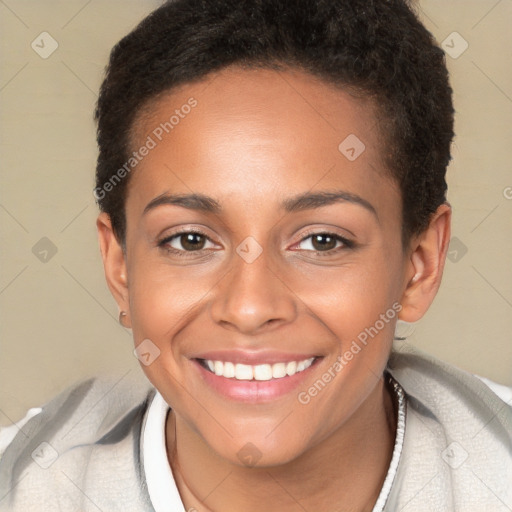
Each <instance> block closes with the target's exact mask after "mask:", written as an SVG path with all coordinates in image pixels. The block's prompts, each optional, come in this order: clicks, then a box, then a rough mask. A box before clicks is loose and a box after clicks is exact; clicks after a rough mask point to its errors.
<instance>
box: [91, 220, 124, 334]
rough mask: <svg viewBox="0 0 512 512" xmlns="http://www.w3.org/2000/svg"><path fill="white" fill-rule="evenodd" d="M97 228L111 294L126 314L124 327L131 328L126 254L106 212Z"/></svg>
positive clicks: (97, 223) (97, 221) (97, 222)
mask: <svg viewBox="0 0 512 512" xmlns="http://www.w3.org/2000/svg"><path fill="white" fill-rule="evenodd" d="M96 227H97V229H98V239H99V244H100V251H101V258H102V260H103V268H104V270H105V278H106V280H107V284H108V287H109V289H110V293H112V295H113V297H114V299H115V300H116V302H117V305H118V306H119V308H120V310H121V311H125V312H126V316H125V317H124V321H123V325H124V326H125V327H128V328H129V327H130V325H131V324H130V314H129V313H130V311H129V300H128V297H129V295H128V279H127V272H126V258H125V253H124V250H123V247H122V245H121V244H120V242H119V240H117V238H116V236H115V234H114V230H113V229H112V222H111V220H110V216H109V215H108V214H106V213H105V212H102V213H100V215H99V216H98V219H97V220H96ZM125 324H126V325H125Z"/></svg>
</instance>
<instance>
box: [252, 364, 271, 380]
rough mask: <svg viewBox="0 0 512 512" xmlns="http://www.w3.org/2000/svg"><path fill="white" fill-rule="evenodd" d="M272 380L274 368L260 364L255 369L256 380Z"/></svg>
mask: <svg viewBox="0 0 512 512" xmlns="http://www.w3.org/2000/svg"><path fill="white" fill-rule="evenodd" d="M271 378H272V366H270V365H269V364H259V365H258V366H255V367H254V379H255V380H270V379H271Z"/></svg>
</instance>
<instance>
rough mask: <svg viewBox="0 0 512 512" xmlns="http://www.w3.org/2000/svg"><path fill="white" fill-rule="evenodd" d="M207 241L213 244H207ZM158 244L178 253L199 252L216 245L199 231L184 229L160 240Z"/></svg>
mask: <svg viewBox="0 0 512 512" xmlns="http://www.w3.org/2000/svg"><path fill="white" fill-rule="evenodd" d="M207 243H210V244H211V245H210V246H209V247H207V246H206V244H207ZM158 246H159V247H161V248H163V249H165V250H167V251H168V252H170V253H173V254H176V255H184V254H186V253H192V252H199V251H202V250H203V249H209V248H212V247H214V244H213V243H212V242H211V240H210V238H209V237H208V236H207V235H205V234H203V233H200V232H198V231H182V232H180V233H176V234H174V235H171V236H168V237H166V238H164V239H163V240H161V241H160V242H158Z"/></svg>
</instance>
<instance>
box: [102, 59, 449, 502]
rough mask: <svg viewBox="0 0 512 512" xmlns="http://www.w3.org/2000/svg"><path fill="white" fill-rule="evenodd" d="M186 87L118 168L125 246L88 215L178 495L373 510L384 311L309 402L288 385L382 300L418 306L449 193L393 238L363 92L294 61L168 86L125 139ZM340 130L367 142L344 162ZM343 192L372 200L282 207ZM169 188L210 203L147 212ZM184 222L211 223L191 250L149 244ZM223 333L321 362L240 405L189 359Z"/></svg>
mask: <svg viewBox="0 0 512 512" xmlns="http://www.w3.org/2000/svg"><path fill="white" fill-rule="evenodd" d="M190 97H194V98H195V99H196V100H197V102H198V105H197V107H195V109H193V110H192V112H191V113H190V114H189V115H188V116H186V117H185V118H184V119H183V120H181V121H180V123H179V125H177V126H176V127H175V128H174V129H173V130H172V131H171V132H170V133H169V134H168V135H166V136H165V137H164V138H163V140H162V141H161V142H160V143H159V144H158V145H157V147H156V148H154V149H152V150H151V151H150V153H149V154H148V156H146V157H145V158H144V160H143V161H142V162H141V163H140V164H139V165H138V166H137V169H136V171H134V173H133V175H132V176H131V178H130V180H131V181H130V184H129V192H128V197H127V201H126V219H127V234H126V250H123V246H122V244H120V243H119V241H118V240H117V239H116V237H115V236H114V234H113V231H112V226H111V223H110V219H109V217H108V215H106V214H105V213H101V214H100V215H99V217H98V221H97V227H98V233H99V240H100V247H101V252H102V257H103V262H104V267H105V274H106V279H107V282H108V285H109V287H110V290H111V292H112V294H113V296H114V298H115V299H116V301H117V303H118V305H119V308H120V309H121V310H122V311H125V312H126V313H127V314H126V317H125V325H127V326H128V327H130V328H131V329H132V330H133V337H134V342H135V345H136V346H137V345H138V344H139V343H141V342H142V341H143V340H145V339H150V340H151V341H152V343H154V344H155V345H156V346H157V347H158V348H159V350H160V356H159V357H158V358H156V359H155V360H154V362H152V364H150V365H149V366H144V365H142V368H143V370H144V372H145V373H146V375H147V377H148V379H149V380H150V381H151V382H152V383H153V385H154V386H155V387H156V388H157V389H158V390H159V391H160V393H161V394H162V396H163V397H164V398H165V400H166V401H167V402H168V403H169V404H170V405H171V408H172V412H171V413H170V414H169V415H168V418H167V425H166V444H167V449H168V458H169V461H170V464H171V467H172V470H173V473H174V476H175V479H176V482H177V485H178V489H179V491H180V494H181V496H182V499H183V502H184V505H185V508H186V509H187V510H188V509H190V508H192V507H193V508H194V509H195V510H197V511H200V512H202V511H208V510H209V511H222V512H231V511H233V512H234V511H240V510H244V511H247V512H251V511H256V510H258V511H259V510H261V508H262V496H263V497H264V499H263V501H264V508H265V510H267V511H274V510H276V511H277V510H279V511H281V512H282V511H283V510H286V511H303V510H308V511H312V510H323V511H329V510H333V511H334V510H340V504H343V510H344V511H371V509H372V507H373V505H374V504H375V501H376V499H377V497H378V494H379V492H380V489H381V486H382V483H383V481H384V478H385V476H386V473H387V469H388V466H389V462H390V459H391V455H392V449H393V443H394V438H395V433H396V411H395V406H394V398H393V394H392V393H391V392H390V390H389V389H388V387H387V385H385V382H384V379H383V371H384V368H385V365H386V362H387V359H388V356H389V352H390V350H391V344H392V339H393V333H394V327H395V322H396V318H395V319H393V321H390V322H389V323H387V324H386V325H385V327H384V328H383V329H382V330H380V331H379V333H378V335H377V336H375V337H374V338H373V339H372V340H371V342H370V343H368V344H367V345H366V346H365V347H364V348H363V350H361V352H360V353H358V354H357V355H356V356H354V358H353V359H352V360H351V361H350V362H349V363H348V364H347V365H346V366H345V367H344V368H343V369H342V371H339V372H338V373H336V376H335V378H333V379H332V380H331V382H329V384H328V385H327V386H325V388H324V389H322V391H321V392H320V393H318V395H317V396H315V397H313V398H312V399H311V401H310V402H309V403H308V404H306V405H304V404H301V403H300V402H299V401H298V399H297V395H298V393H299V392H300V391H304V390H307V389H308V388H309V387H310V386H311V385H312V384H313V383H314V382H315V381H316V380H317V379H318V378H320V377H321V376H322V374H323V373H324V372H326V371H327V370H328V369H329V368H330V367H332V366H333V365H334V364H335V362H336V359H337V357H338V356H339V355H340V354H342V353H343V352H344V351H346V350H347V349H348V348H349V346H350V344H351V342H352V341H353V340H355V339H357V336H358V334H360V333H361V332H363V331H364V330H365V328H368V327H370V326H373V325H374V324H375V322H376V320H378V319H379V315H381V314H383V313H385V312H386V311H387V310H388V309H389V308H391V307H392V305H393V304H396V303H400V304H401V306H402V309H401V311H400V314H399V318H400V319H402V320H405V321H408V322H415V321H417V320H419V319H420V318H421V317H422V316H423V314H424V313H425V312H426V310H427V309H428V307H429V305H430V303H431V302H432V300H433V298H434V296H435V294H436V292H437V289H438V287H439V284H440V280H441V276H442V271H443V266H444V261H445V256H446V250H447V245H448V241H449V238H450V215H451V211H450V207H449V206H448V205H446V204H445V205H442V206H440V207H439V208H438V210H437V212H436V213H435V214H434V215H433V216H432V219H431V222H430V225H429V227H428V229H427V230H425V231H424V232H423V233H421V234H420V235H418V236H415V237H413V238H412V239H411V240H410V243H409V244H408V246H407V247H405V248H404V247H403V245H402V242H401V219H402V213H401V208H402V206H401V205H402V203H401V196H400V191H399V188H398V186H397V185H396V183H394V181H393V180H392V179H390V177H389V172H388V171H387V170H386V169H385V168H384V167H383V164H382V161H383V158H382V155H383V151H384V150H385V145H384V144H383V142H382V140H383V139H382V135H381V134H380V133H379V130H378V128H377V126H378V124H376V120H377V119H376V115H375V112H374V109H373V108H372V105H371V103H369V102H368V101H364V100H362V99H356V98H354V97H352V96H350V95H349V94H347V93H346V92H344V91H340V90H339V89H335V88H334V87H333V86H331V85H328V84H326V83H324V82H322V81H320V80H318V79H316V78H313V77H311V76H309V75H307V74H304V73H302V72H299V71H294V70H287V71H279V72H278V71H272V70H262V69H260V70H247V69H246V70H242V69H239V68H235V67H233V68H227V69H225V70H223V71H221V72H217V73H215V74H214V75H211V76H209V77H208V80H204V81H201V82H197V83H193V84H186V85H184V86H182V87H181V88H179V89H176V90H173V91H172V92H170V93H168V94H166V95H164V96H162V97H161V98H159V99H158V101H154V102H153V103H152V104H151V105H150V106H149V107H150V108H147V109H145V114H144V116H142V115H141V116H139V118H138V120H137V122H136V123H135V125H134V130H133V141H134V144H133V146H134V148H137V147H140V146H141V145H142V144H143V143H144V141H145V140H146V137H147V136H148V135H149V134H151V133H152V131H153V130H154V129H155V127H156V126H158V125H159V123H160V122H163V121H164V120H167V119H168V118H169V112H171V113H172V112H173V111H174V110H175V109H176V108H180V106H181V105H183V104H185V103H186V102H187V100H188V99H189V98H190ZM349 134H355V135H356V136H357V137H358V138H359V139H360V140H362V141H363V142H364V144H365V146H366V149H365V151H364V152H363V153H362V154H361V155H360V156H359V157H358V158H357V159H356V160H355V161H353V162H351V161H349V160H348V159H347V158H345V156H344V155H342V154H341V153H340V151H339V150H338V146H339V144H340V142H341V141H343V140H344V139H345V138H346V137H347V136H348V135H349ZM338 190H343V191H345V192H348V193H350V194H353V195H357V196H358V197H360V198H362V199H364V201H366V202H368V203H369V204H371V205H372V208H373V209H374V212H372V211H370V210H369V209H367V208H365V207H363V206H361V205H360V204H357V203H353V202H350V201H341V202H336V203H333V204H329V205H324V206H321V207H316V208H309V209H304V210H302V211H296V212H285V211H284V210H283V209H282V207H281V202H282V201H283V199H286V198H290V197H292V196H296V195H299V194H303V193H309V192H319V191H327V192H333V191H338ZM164 193H173V194H190V193H200V194H205V195H208V196H210V197H212V198H214V199H215V200H216V201H218V203H219V204H220V205H221V207H222V212H221V213H211V212H207V213H205V212H202V211H196V210H190V209H187V208H184V207H182V206H178V205H171V204H163V205H160V206H157V207H155V208H154V209H151V210H150V211H149V212H147V213H146V214H144V209H145V207H146V206H147V205H148V203H150V202H151V201H152V200H153V199H154V198H156V197H158V196H160V195H161V194H164ZM194 227H196V228H201V230H202V231H204V232H205V234H206V235H207V237H208V238H204V237H201V236H200V237H199V238H198V239H196V240H195V241H194V243H195V244H196V246H195V247H197V248H198V249H199V250H198V249H194V246H192V249H190V246H186V239H184V238H183V237H182V238H181V239H180V237H179V236H178V237H175V238H174V239H173V241H172V242H168V243H167V247H169V246H171V248H174V249H176V250H178V251H180V250H181V252H182V253H185V257H179V256H177V255H175V254H172V253H169V252H168V251H167V250H166V249H165V248H164V247H159V246H158V243H159V241H161V240H162V239H163V238H165V237H169V236H171V235H174V234H177V233H182V232H183V231H186V230H187V229H191V228H194ZM312 232H313V233H333V234H335V235H339V236H341V237H345V238H347V239H348V240H349V241H351V242H353V244H354V246H353V247H350V246H348V245H345V244H343V243H341V242H334V241H332V239H328V241H329V240H331V243H327V244H326V242H325V239H323V241H324V244H325V245H326V246H325V245H324V246H322V245H319V244H316V245H314V244H313V238H314V237H311V235H312V234H313V233H312ZM248 236H251V237H253V238H254V239H255V240H256V241H257V242H258V244H259V246H260V247H261V249H262V253H261V254H260V256H259V257H258V258H257V259H255V260H254V261H253V262H252V263H247V262H246V261H245V260H244V259H243V258H242V257H240V256H239V254H238V253H237V251H236V249H237V247H238V246H239V245H240V243H241V242H242V241H243V240H244V239H246V238H247V237H248ZM208 239H209V240H208ZM320 241H321V242H322V240H320ZM183 242H184V243H183ZM323 247H325V248H323ZM187 248H188V252H187ZM315 249H316V251H315ZM327 251H329V253H328V254H327ZM233 348H240V349H244V350H246V351H250V352H258V351H261V350H265V349H269V348H274V349H278V350H280V351H283V352H287V353H297V352H298V353H301V354H310V353H312V354H315V355H317V356H320V357H321V359H320V360H319V361H318V362H317V363H316V364H315V365H314V366H313V367H311V370H310V371H309V374H308V376H307V378H306V380H304V381H303V382H302V383H301V384H300V387H299V388H298V389H296V390H294V391H292V392H290V393H288V394H286V395H285V396H283V397H280V398H278V399H276V400H272V401H269V402H268V403H257V404H254V403H240V402H238V401H234V400H231V399H227V398H225V397H224V396H222V395H220V394H218V393H216V392H215V391H214V390H212V388H210V387H209V386H208V385H207V384H205V382H204V381H203V380H202V379H201V378H199V377H198V371H197V368H196V366H195V363H193V362H192V360H191V359H192V358H193V357H194V356H197V354H200V353H201V352H205V351H206V350H211V349H226V350H228V349H229V350H231V349H233ZM247 443H252V445H254V446H255V447H256V448H257V450H258V453H259V454H260V459H259V460H258V462H257V464H256V465H255V466H254V467H247V466H244V464H243V463H242V462H241V460H240V459H239V458H238V456H237V454H238V452H239V451H240V450H241V449H242V447H244V446H245V445H246V444H247Z"/></svg>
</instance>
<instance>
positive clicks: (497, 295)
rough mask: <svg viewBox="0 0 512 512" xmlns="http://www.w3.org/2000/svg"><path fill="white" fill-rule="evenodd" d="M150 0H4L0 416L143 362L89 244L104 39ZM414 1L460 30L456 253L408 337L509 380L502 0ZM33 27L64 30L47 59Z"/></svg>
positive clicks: (510, 293) (511, 35)
mask: <svg viewBox="0 0 512 512" xmlns="http://www.w3.org/2000/svg"><path fill="white" fill-rule="evenodd" d="M159 4H160V2H157V1H144V2H143V1H140V0H138V1H133V0H131V1H127V0H123V1H112V0H108V1H106V0H101V1H100V0H89V1H86V0H80V1H70V0H66V1H56V0H45V1H35V0H32V1H22V0H5V1H0V34H1V35H0V40H1V44H2V49H1V54H2V64H1V68H0V70H1V71H0V73H1V74H0V106H1V114H0V116H1V124H0V143H1V154H2V160H1V163H2V175H1V184H0V186H1V195H0V226H1V233H0V236H1V240H2V243H1V253H0V258H1V263H2V265H1V272H0V315H1V318H0V320H1V323H0V325H1V328H0V329H1V331H0V336H1V337H0V340H1V341H0V343H1V345H0V425H3V424H5V425H7V424H10V423H11V421H16V420H18V419H19V418H20V417H21V416H23V414H24V412H25V411H26V409H28V408H29V407H33V406H38V405H41V404H42V403H44V402H45V401H47V400H48V399H49V398H50V397H51V396H53V395H54V394H56V393H58V392H59V391H61V390H62V389H63V388H64V387H65V386H67V385H69V384H71V383H72V382H74V381H75V380H77V379H79V378H82V377H84V376H87V375H90V374H96V373H99V372H120V373H121V374H123V373H126V372H128V371H130V370H131V371H140V369H139V367H138V361H137V360H136V359H135V357H134V356H133V353H132V350H133V347H132V344H131V336H130V334H129V331H126V330H125V329H123V328H122V327H120V326H119V325H118V323H117V307H116V305H115V303H114V300H113V299H112V298H111V296H110V293H109V291H108V289H107V287H106V284H105V282H104V277H103V269H102V265H101V261H100V257H99V250H98V246H97V239H96V231H95V224H94V221H95V218H96V215H97V210H96V206H95V203H94V199H93V196H92V189H93V186H94V180H93V177H94V167H95V159H96V146H95V127H94V124H93V121H92V112H93V108H94V104H95V101H96V97H97V93H96V92H97V90H98V88H99V85H100V82H101V78H102V73H103V68H104V66H105V64H106V62H107V58H108V53H109V51H110V48H111V47H112V45H113V44H114V43H115V42H116V41H117V40H118V39H119V38H120V37H122V36H123V35H124V34H126V33H127V32H128V31H129V30H130V29H131V28H132V27H133V26H134V25H135V24H136V23H137V22H138V21H139V20H141V19H142V17H143V16H144V15H145V14H146V13H148V12H149V11H150V10H151V9H152V8H153V7H155V6H157V5H159ZM420 11H421V13H420V14H421V17H422V19H423V20H424V22H425V24H426V26H427V28H428V29H429V30H431V31H432V33H433V34H434V35H435V37H436V38H437V40H438V41H439V42H442V41H443V40H445V39H446V38H448V39H447V44H448V45H450V46H451V47H453V48H449V51H450V52H451V53H452V54H453V55H456V54H455V53H454V52H457V51H460V50H461V49H462V48H463V46H461V45H462V44H463V41H462V40H461V39H460V37H459V36H457V35H455V36H450V34H452V32H454V31H456V32H458V33H459V34H460V36H462V38H464V40H465V41H467V43H468V44H469V46H468V48H467V50H466V51H465V52H464V53H462V55H460V56H459V57H457V58H453V57H451V56H447V62H448V66H449V69H450V71H451V74H452V85H453V88H454V89H455V107H456V110H457V119H456V133H457V138H456V140H455V143H454V147H453V153H454V161H453V162H452V165H451V166H450V169H449V201H450V202H451V204H452V205H453V208H454V220H453V235H454V236H455V237H457V239H458V240H459V242H458V246H457V245H456V244H457V242H454V243H453V245H452V249H453V250H455V251H458V253H457V258H458V261H457V258H455V261H448V262H447V267H446V270H445V276H444V282H443V285H442V289H441V291H440V293H439V295H438V297H437V298H436V301H435V303H434V305H433V306H432V308H431V310H430V311H429V313H428V314H427V316H426V317H425V318H424V319H423V320H422V321H421V322H420V323H419V324H418V325H417V326H416V327H415V329H414V331H413V333H412V335H411V336H410V338H409V340H410V341H411V342H412V343H414V344H415V345H416V346H418V347H419V348H421V349H424V350H426V351H429V352H430V353H432V354H434V355H437V356H439V357H441V358H443V359H445V360H447V361H449V362H451V363H454V364H456V365H458V366H460V367H462V368H464V369H466V370H469V371H471V372H474V373H478V374H480V375H483V376H486V377H489V378H491V379H493V380H496V381H498V382H501V383H504V384H508V385H512V343H511V334H510V333H511V332H512V236H511V233H512V170H511V169H512V167H511V156H512V150H511V142H512V141H511V140H510V133H511V132H510V126H511V125H512V67H511V48H512V32H511V30H510V26H512V2H510V1H509V0H501V1H496V0H478V1H477V0H456V1H454V0H450V1H445V0H443V1H441V0H423V1H422V2H421V7H420ZM43 31H46V32H48V33H49V34H51V36H52V37H53V38H54V39H55V40H56V41H57V42H58V45H59V46H58V49H57V50H56V51H55V52H54V53H53V54H52V55H51V56H50V57H48V58H47V59H42V58H41V57H40V56H39V55H38V54H37V53H36V52H35V51H34V50H33V49H32V48H31V43H32V41H34V40H36V43H37V41H40V38H39V39H38V36H39V34H41V32H43ZM448 36H450V37H448ZM46 48H48V46H46ZM447 51H448V47H447ZM43 237H47V238H48V239H50V240H51V241H52V243H53V244H54V245H55V247H56V249H57V252H56V254H55V255H53V256H52V257H51V258H49V260H48V261H47V262H46V263H44V262H42V261H40V260H39V259H38V258H37V257H36V255H34V253H33V252H32V249H33V247H34V246H35V245H36V244H37V243H38V242H39V241H40V239H41V238H43ZM40 243H44V242H40ZM461 244H463V245H464V246H465V247H466V248H467V253H465V254H464V255H462V254H463V253H462V252H461V247H462V245H461ZM50 255H51V253H49V256H50ZM461 255H462V257H461ZM451 257H452V259H454V257H455V252H452V255H451Z"/></svg>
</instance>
